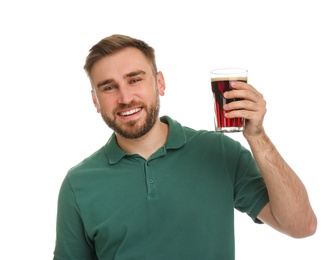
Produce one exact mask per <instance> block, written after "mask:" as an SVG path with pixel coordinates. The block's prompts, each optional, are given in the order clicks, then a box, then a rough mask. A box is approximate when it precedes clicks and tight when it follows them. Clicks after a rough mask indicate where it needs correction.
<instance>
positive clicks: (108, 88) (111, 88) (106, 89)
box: [104, 86, 114, 91]
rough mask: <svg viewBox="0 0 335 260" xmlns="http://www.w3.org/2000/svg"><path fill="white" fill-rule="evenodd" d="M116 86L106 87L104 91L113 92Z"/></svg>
mask: <svg viewBox="0 0 335 260" xmlns="http://www.w3.org/2000/svg"><path fill="white" fill-rule="evenodd" d="M113 89H114V86H106V87H104V91H109V90H113Z"/></svg>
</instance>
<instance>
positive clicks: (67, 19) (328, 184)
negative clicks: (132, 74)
mask: <svg viewBox="0 0 335 260" xmlns="http://www.w3.org/2000/svg"><path fill="white" fill-rule="evenodd" d="M170 2H171V1H164V2H162V1H154V0H152V1H149V0H142V1H136V0H134V1H99V0H95V1H23V0H19V1H2V2H1V4H0V27H1V35H0V37H1V40H0V52H1V53H0V54H1V56H0V84H1V92H0V95H1V102H0V106H1V107H0V113H1V128H0V129H1V130H0V131H1V135H0V153H1V157H0V160H1V163H0V174H1V180H0V185H1V186H0V200H1V201H0V202H1V204H0V205H1V215H0V217H1V221H0V230H1V233H0V234H1V237H2V242H1V255H2V256H4V255H6V257H5V258H3V257H2V256H1V258H2V259H15V260H17V259H34V260H36V259H37V260H40V259H41V260H45V259H51V258H52V255H53V249H54V241H55V217H56V202H57V196H58V191H59V187H60V184H61V182H62V180H63V178H64V176H65V174H66V172H67V170H68V169H69V168H70V167H72V166H73V165H74V164H76V163H78V162H79V161H80V160H82V159H83V158H84V157H86V156H88V155H89V154H91V153H92V152H93V151H95V150H96V149H98V148H100V146H102V145H103V144H104V143H105V142H106V141H107V139H108V137H109V135H110V134H111V131H110V129H108V128H107V126H105V124H104V122H103V121H102V119H101V118H100V115H99V114H97V113H96V111H95V109H94V106H93V104H92V102H91V97H90V85H89V81H88V79H87V77H86V75H85V73H84V71H83V69H82V67H83V64H84V60H85V57H86V55H87V54H88V50H89V48H90V47H91V46H92V45H93V44H95V43H96V42H97V41H99V40H100V39H101V38H103V37H105V36H108V35H111V34H114V33H121V34H128V35H130V36H134V37H138V38H141V39H143V40H145V41H146V42H148V43H149V44H150V45H152V46H153V47H154V48H155V49H156V55H157V63H158V67H159V69H160V70H161V71H163V73H164V75H165V79H166V83H167V90H166V95H165V96H164V97H163V98H162V99H161V102H162V109H161V115H164V114H168V115H170V116H171V117H173V118H175V119H177V120H178V121H180V122H181V123H182V124H184V125H187V126H190V127H193V128H196V129H209V130H212V129H213V118H212V111H213V108H212V100H211V93H210V86H209V70H210V69H213V68H218V67H245V68H247V69H248V70H249V83H250V84H252V85H253V86H255V87H256V88H257V89H258V90H259V91H260V92H262V93H263V94H264V96H265V99H266V100H267V103H268V112H267V115H266V119H265V122H264V124H265V127H266V130H267V133H268V135H269V136H270V137H271V138H272V140H273V142H274V143H275V144H276V145H277V148H278V149H279V151H280V152H281V154H282V155H283V156H284V158H285V159H286V160H287V161H288V162H289V164H290V165H291V166H292V167H293V168H294V169H295V170H296V172H297V173H298V175H299V176H300V178H301V179H302V180H303V181H304V183H305V185H306V187H307V189H308V191H309V196H310V200H311V203H312V205H313V207H314V209H315V212H316V214H317V216H318V220H319V226H318V231H317V233H316V234H315V235H314V236H312V237H310V238H306V239H298V240H297V239H293V238H290V237H288V236H285V235H283V234H280V233H278V232H276V231H274V230H272V229H271V228H269V227H268V226H266V225H256V224H253V222H252V221H251V220H250V219H249V218H248V217H247V216H246V215H245V214H241V213H239V212H237V213H236V259H237V260H242V259H259V260H260V259H271V260H275V259H335V253H334V245H335V244H334V232H335V225H334V209H333V207H334V192H333V189H334V184H333V180H334V173H335V171H334V167H333V165H334V151H333V149H334V148H333V147H334V144H335V142H334V134H333V131H334V122H333V116H334V112H335V111H334V107H333V95H334V94H333V93H334V79H333V77H334V60H335V52H334V46H335V41H334V24H335V18H334V17H335V16H334V8H333V4H332V1H330V0H329V1H324V0H319V1H308V0H307V1H294V0H290V1H266V0H264V1H260V0H256V1H248V0H245V1H231V0H229V1H225V0H221V1H214V0H208V1H196V0H194V1H189V2H188V1H176V2H175V3H173V4H172V3H170ZM231 136H232V137H233V138H235V139H237V140H240V141H241V142H242V143H243V144H245V141H244V140H243V138H242V137H241V134H231ZM245 145H246V144H245Z"/></svg>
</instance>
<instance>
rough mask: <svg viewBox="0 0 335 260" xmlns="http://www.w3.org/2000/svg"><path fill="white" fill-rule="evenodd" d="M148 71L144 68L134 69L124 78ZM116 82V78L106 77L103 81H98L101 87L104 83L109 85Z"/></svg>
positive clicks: (98, 86) (98, 85) (144, 73)
mask: <svg viewBox="0 0 335 260" xmlns="http://www.w3.org/2000/svg"><path fill="white" fill-rule="evenodd" d="M146 74H147V73H146V72H145V71H143V70H136V71H132V72H129V73H127V74H126V75H124V76H123V78H131V77H134V76H138V75H146ZM112 83H113V84H115V83H116V81H115V80H114V79H105V80H103V81H100V82H98V84H97V88H101V87H102V86H104V85H108V84H112Z"/></svg>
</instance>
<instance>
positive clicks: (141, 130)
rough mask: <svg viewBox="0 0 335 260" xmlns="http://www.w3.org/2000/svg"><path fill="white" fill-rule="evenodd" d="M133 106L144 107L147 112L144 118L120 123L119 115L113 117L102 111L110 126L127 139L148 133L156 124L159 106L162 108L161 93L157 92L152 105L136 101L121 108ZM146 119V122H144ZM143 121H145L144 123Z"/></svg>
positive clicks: (103, 117)
mask: <svg viewBox="0 0 335 260" xmlns="http://www.w3.org/2000/svg"><path fill="white" fill-rule="evenodd" d="M132 107H142V110H145V111H146V112H147V115H146V117H145V118H144V120H136V121H135V120H134V121H129V122H126V123H123V122H122V123H120V122H118V121H117V119H116V118H117V117H115V119H112V118H111V117H110V116H108V115H107V114H106V113H105V111H101V116H102V119H103V120H104V121H105V123H106V124H107V125H108V127H109V128H111V129H112V130H114V132H115V133H117V134H119V135H121V136H122V137H124V138H127V139H137V138H140V137H142V136H144V135H145V134H147V133H148V132H149V131H150V130H151V128H152V127H153V126H154V125H155V123H156V121H157V120H158V115H159V108H160V100H159V95H158V93H157V95H156V98H155V100H154V101H153V102H152V104H151V105H149V106H146V105H145V104H140V103H136V102H131V103H130V104H127V105H126V104H124V105H121V106H120V107H119V109H126V108H132ZM143 121H144V122H143ZM142 122H143V123H142Z"/></svg>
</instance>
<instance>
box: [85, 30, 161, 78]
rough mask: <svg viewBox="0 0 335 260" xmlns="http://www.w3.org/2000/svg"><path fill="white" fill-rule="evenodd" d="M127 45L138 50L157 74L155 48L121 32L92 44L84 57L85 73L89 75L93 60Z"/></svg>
mask: <svg viewBox="0 0 335 260" xmlns="http://www.w3.org/2000/svg"><path fill="white" fill-rule="evenodd" d="M128 47H134V48H136V49H138V50H140V51H141V52H142V53H143V54H144V56H145V57H146V58H147V59H148V61H149V62H150V63H151V66H152V70H153V73H154V75H156V74H157V65H156V58H155V50H154V49H153V48H152V47H151V46H149V45H148V44H147V43H145V42H144V41H142V40H139V39H135V38H132V37H130V36H126V35H121V34H114V35H111V36H108V37H106V38H103V39H102V40H101V41H99V42H98V43H97V44H95V45H93V47H92V48H91V49H90V50H89V54H88V55H87V57H86V62H85V65H84V70H85V71H86V73H87V75H88V76H89V77H91V72H92V67H93V65H94V63H95V62H97V61H99V60H100V59H102V58H104V57H106V56H108V55H111V54H113V53H116V52H118V51H121V50H123V49H125V48H128Z"/></svg>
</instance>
